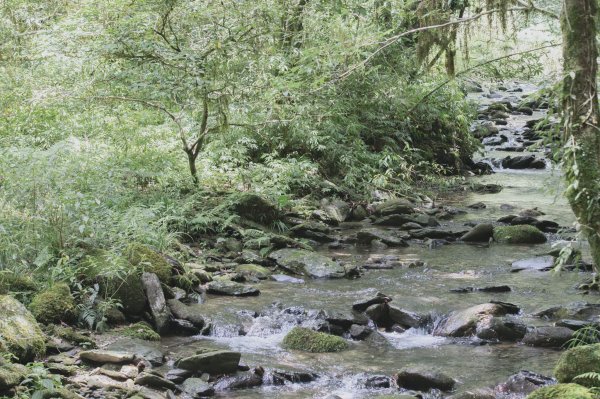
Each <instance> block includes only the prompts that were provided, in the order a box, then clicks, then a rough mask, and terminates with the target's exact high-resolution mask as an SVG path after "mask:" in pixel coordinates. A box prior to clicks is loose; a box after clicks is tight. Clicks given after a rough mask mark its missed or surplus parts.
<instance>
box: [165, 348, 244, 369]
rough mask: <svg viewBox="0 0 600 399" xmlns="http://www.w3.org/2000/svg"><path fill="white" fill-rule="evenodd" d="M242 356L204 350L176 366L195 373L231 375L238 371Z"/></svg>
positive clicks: (222, 351)
mask: <svg viewBox="0 0 600 399" xmlns="http://www.w3.org/2000/svg"><path fill="white" fill-rule="evenodd" d="M241 356H242V355H241V353H239V352H232V351H226V350H211V349H204V350H200V351H198V353H197V354H195V355H192V356H188V357H185V358H182V359H179V360H177V362H175V366H176V367H178V368H181V369H184V370H190V371H194V372H202V373H209V374H229V373H235V372H236V371H237V369H238V365H239V363H240V358H241Z"/></svg>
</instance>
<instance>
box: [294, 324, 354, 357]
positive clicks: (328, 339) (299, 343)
mask: <svg viewBox="0 0 600 399" xmlns="http://www.w3.org/2000/svg"><path fill="white" fill-rule="evenodd" d="M283 347H284V348H286V349H293V350H299V351H305V352H314V353H321V352H340V351H342V350H344V349H346V348H348V343H347V342H346V341H345V340H344V339H343V338H340V337H336V336H335V335H331V334H325V333H322V332H317V331H313V330H311V329H309V328H303V327H294V328H293V329H292V330H291V331H290V332H289V333H287V335H286V336H285V338H284V339H283Z"/></svg>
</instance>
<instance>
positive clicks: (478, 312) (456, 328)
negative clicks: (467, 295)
mask: <svg viewBox="0 0 600 399" xmlns="http://www.w3.org/2000/svg"><path fill="white" fill-rule="evenodd" d="M511 312H513V310H512V309H510V308H508V307H506V306H503V305H501V304H497V303H484V304H482V305H477V306H472V307H470V308H468V309H465V310H462V311H457V312H453V313H451V314H450V316H448V318H446V319H445V320H444V321H442V322H441V323H440V324H439V325H438V326H437V327H436V328H435V329H434V331H433V334H434V335H440V336H446V337H469V336H472V335H475V334H476V332H477V327H478V326H479V324H480V323H482V322H485V323H486V325H490V322H488V321H487V320H488V319H489V318H491V317H501V316H505V315H506V314H508V313H511Z"/></svg>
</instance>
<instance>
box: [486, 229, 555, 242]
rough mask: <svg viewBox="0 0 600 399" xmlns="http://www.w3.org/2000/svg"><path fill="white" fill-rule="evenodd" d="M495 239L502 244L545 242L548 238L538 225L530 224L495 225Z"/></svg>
mask: <svg viewBox="0 0 600 399" xmlns="http://www.w3.org/2000/svg"><path fill="white" fill-rule="evenodd" d="M494 239H495V240H496V241H498V242H499V243H501V244H543V243H545V242H546V241H547V240H548V239H547V238H546V236H545V235H544V233H542V232H541V231H540V230H539V229H538V228H537V227H534V226H528V225H517V226H501V227H495V228H494Z"/></svg>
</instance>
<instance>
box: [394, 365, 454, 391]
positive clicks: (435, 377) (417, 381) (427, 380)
mask: <svg viewBox="0 0 600 399" xmlns="http://www.w3.org/2000/svg"><path fill="white" fill-rule="evenodd" d="M396 383H397V384H398V386H399V387H400V388H405V389H414V390H417V391H429V390H431V389H439V390H440V391H446V392H447V391H451V390H452V388H454V385H455V384H456V381H454V380H453V379H452V378H450V377H448V376H447V375H445V374H443V373H439V372H435V371H421V370H416V369H405V370H402V371H400V372H399V373H398V375H397V376H396Z"/></svg>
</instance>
